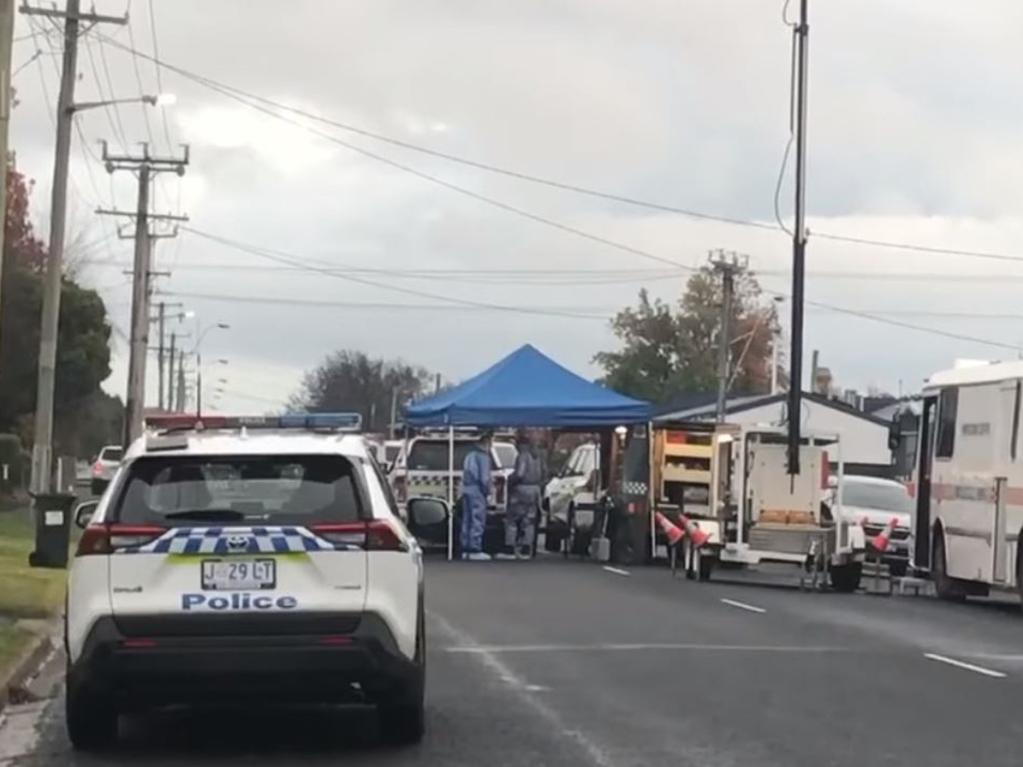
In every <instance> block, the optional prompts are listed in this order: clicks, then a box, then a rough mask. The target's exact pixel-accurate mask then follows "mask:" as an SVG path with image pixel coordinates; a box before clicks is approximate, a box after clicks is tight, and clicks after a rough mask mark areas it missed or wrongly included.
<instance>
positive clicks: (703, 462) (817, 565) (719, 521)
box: [622, 422, 866, 591]
mask: <svg viewBox="0 0 1023 767" xmlns="http://www.w3.org/2000/svg"><path fill="white" fill-rule="evenodd" d="M632 441H633V442H636V441H638V442H639V445H638V449H640V450H642V449H646V450H648V455H649V461H648V466H649V471H648V473H647V477H648V479H647V480H646V481H636V477H634V476H629V471H628V469H629V460H628V455H626V461H625V463H626V471H625V473H624V475H623V483H622V491H623V492H622V505H623V506H624V508H625V509H627V510H630V511H628V513H630V514H633V515H635V514H636V513H637V512H638V511H642V510H646V511H647V513H648V515H649V536H650V540H649V547H650V548H649V550H650V552H651V554H652V555H653V556H654V557H657V556H658V555H659V554H660V553H661V552H662V551H663V552H665V553H668V552H669V551H671V547H668V546H667V539H666V536H664V534H663V531H662V529H661V526H660V524H659V523H658V521H657V520H658V515H660V516H661V517H663V518H667V519H668V520H669V521H671V522H672V523H674V524H683V523H684V522H685V520H689V521H690V522H691V523H692V524H695V525H696V526H697V528H698V529H699V530H700V531H701V532H702V533H705V534H706V535H707V540H706V542H705V543H704V544H703V545H702V546H700V547H699V548H696V547H694V546H693V545H692V543H691V539H692V535H691V534H690V535H687V536H686V537H685V538H683V540H682V542H681V544H680V545H679V547H678V552H680V553H681V554H682V564H683V565H684V566H685V568H686V571H687V573H688V574H692V575H694V576H696V575H698V576H699V577H700V579H701V580H707V579H709V578H710V577H711V573H712V571H713V569H714V566H715V565H716V564H717V563H719V562H724V563H731V564H733V565H740V566H746V565H758V564H760V563H762V562H777V563H786V564H792V565H796V566H798V567H800V568H801V569H802V570H803V572H804V574H808V575H810V576H811V577H812V579H813V580H814V581H815V582H823V579H824V578H828V579H830V583H831V586H832V587H833V588H834V589H835V590H837V591H854V590H855V589H856V588H858V587H859V582H860V577H861V574H862V569H863V561H864V558H865V548H866V543H865V536H864V532H863V528H862V527H861V526H860V525H859V524H857V523H856V522H854V521H850V520H848V519H847V518H846V517H845V516H844V515H843V514H842V513H841V508H840V504H841V492H838V493H836V494H835V498H836V499H837V500H835V501H833V503H832V504H827V503H825V501H826V500H827V498H828V496H829V477H830V474H831V468H830V467H831V463H832V462H835V463H836V464H837V472H836V474H837V479H836V481H837V486H838V489H839V490H840V489H841V486H842V480H843V476H842V474H843V472H842V461H841V453H840V449H839V448H840V446H839V440H838V438H837V436H831V435H815V434H806V435H803V438H802V441H801V445H800V453H799V457H800V472H799V473H798V474H796V475H794V476H791V475H789V473H788V461H787V440H786V432H785V429H784V427H778V426H737V425H732V424H708V423H706V422H699V423H654V424H651V425H650V426H649V427H648V428H647V429H645V430H638V429H633V434H632ZM629 449H630V448H629V447H627V448H626V452H628V451H629ZM632 465H633V467H635V466H637V462H636V461H632ZM638 465H640V466H641V465H642V464H641V463H640V464H638ZM643 496H645V498H644V497H643ZM836 504H837V505H836ZM644 507H645V509H644Z"/></svg>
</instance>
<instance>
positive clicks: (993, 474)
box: [911, 361, 1023, 599]
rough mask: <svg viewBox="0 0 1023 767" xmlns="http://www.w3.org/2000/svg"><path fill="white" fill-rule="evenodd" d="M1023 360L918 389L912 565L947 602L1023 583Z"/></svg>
mask: <svg viewBox="0 0 1023 767" xmlns="http://www.w3.org/2000/svg"><path fill="white" fill-rule="evenodd" d="M1021 387H1023V361H1014V362H1001V363H990V364H974V365H970V366H966V367H960V368H956V369H953V370H947V371H944V372H941V373H937V374H935V375H933V376H931V378H930V379H929V380H928V381H927V383H926V384H925V386H924V390H923V395H924V400H923V402H924V405H923V412H922V414H921V416H920V429H919V440H918V449H917V466H916V472H915V474H914V481H913V484H912V486H911V489H912V490H913V492H914V495H915V503H916V508H915V513H914V515H913V546H912V562H911V564H912V565H913V566H914V567H915V568H916V569H917V570H918V571H924V572H930V574H931V577H932V579H933V581H934V585H935V590H936V591H937V594H938V596H939V597H942V598H943V599H963V598H964V597H966V596H985V595H987V594H988V593H989V592H990V591H991V590H1017V591H1019V590H1021V589H1023V556H1021V553H1020V546H1021V540H1023V445H1021V444H1020V404H1021V403H1020V399H1021Z"/></svg>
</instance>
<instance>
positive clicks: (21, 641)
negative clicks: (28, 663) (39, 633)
mask: <svg viewBox="0 0 1023 767" xmlns="http://www.w3.org/2000/svg"><path fill="white" fill-rule="evenodd" d="M34 639H36V635H35V634H33V633H32V632H31V631H29V630H27V629H23V628H21V627H19V626H16V625H15V624H13V623H11V622H9V621H0V679H6V678H7V673H8V671H10V667H11V665H12V664H13V663H14V662H15V661H17V660H18V658H19V657H21V654H22V652H24V651H25V648H26V647H28V646H29V644H30V643H31V642H32V641H33V640H34Z"/></svg>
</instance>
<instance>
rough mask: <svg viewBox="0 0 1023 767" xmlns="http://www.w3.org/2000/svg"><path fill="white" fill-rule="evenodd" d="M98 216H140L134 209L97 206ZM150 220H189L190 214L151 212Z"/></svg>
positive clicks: (148, 216) (148, 217)
mask: <svg viewBox="0 0 1023 767" xmlns="http://www.w3.org/2000/svg"><path fill="white" fill-rule="evenodd" d="M96 215H98V216H121V217H122V218H138V215H139V214H138V212H137V211H133V210H117V209H115V208H96ZM146 218H147V219H149V220H150V221H188V220H189V219H188V216H185V215H181V214H176V213H150V214H148V215H147V216H146Z"/></svg>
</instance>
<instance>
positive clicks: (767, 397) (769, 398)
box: [654, 392, 890, 428]
mask: <svg viewBox="0 0 1023 767" xmlns="http://www.w3.org/2000/svg"><path fill="white" fill-rule="evenodd" d="M787 399H788V394H787V393H784V392H783V393H781V394H755V395H751V396H745V397H732V398H730V399H728V400H727V401H726V402H725V414H726V415H730V414H733V413H742V412H744V411H746V410H753V409H754V408H758V407H764V406H765V405H773V404H775V403H778V402H784V401H785V400H787ZM803 399H804V400H807V401H809V402H813V403H815V404H817V405H821V406H823V407H827V408H831V409H832V410H838V411H840V412H842V413H845V414H847V415H851V416H853V417H855V418H860V419H862V420H864V421H869V422H871V423H874V424H877V425H878V426H884V427H885V428H887V427H888V426H889V425H890V422H889V421H886V420H884V419H882V418H878V417H876V416H874V415H871V414H869V413H864V412H862V411H860V410H857V409H856V408H854V407H852V406H851V405H847V404H845V403H844V402H841V401H839V400H833V399H829V398H827V397H825V396H823V395H820V394H814V393H813V392H803ZM716 413H717V398H716V396H715V398H714V401H713V402H712V403H711V404H709V405H701V406H697V407H692V408H688V409H672V408H661V409H660V410H659V411H658V412H657V413H656V414H655V415H654V420H655V421H678V420H687V419H692V420H700V419H703V418H712V417H713V416H714V415H715V414H716Z"/></svg>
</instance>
